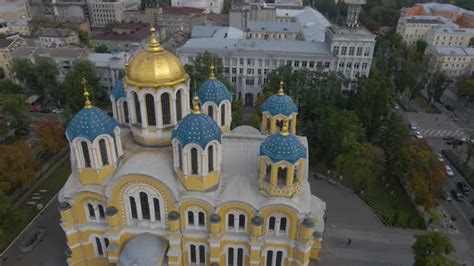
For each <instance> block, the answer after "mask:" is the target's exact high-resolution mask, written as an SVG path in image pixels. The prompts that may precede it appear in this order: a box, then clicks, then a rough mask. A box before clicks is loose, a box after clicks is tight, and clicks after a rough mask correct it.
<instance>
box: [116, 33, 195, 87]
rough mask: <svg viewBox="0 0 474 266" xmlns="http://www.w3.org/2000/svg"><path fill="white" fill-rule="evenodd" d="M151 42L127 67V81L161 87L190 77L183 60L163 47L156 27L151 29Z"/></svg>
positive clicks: (143, 85)
mask: <svg viewBox="0 0 474 266" xmlns="http://www.w3.org/2000/svg"><path fill="white" fill-rule="evenodd" d="M150 33H151V36H150V44H149V45H148V48H147V49H145V50H143V51H141V52H139V53H138V54H137V55H136V56H135V57H134V58H133V59H132V60H131V62H130V63H129V64H127V67H126V70H125V71H126V76H125V83H126V84H127V85H130V86H135V87H139V88H140V87H145V88H159V87H165V86H170V87H172V86H174V85H177V84H179V83H183V82H185V81H186V80H187V79H188V75H187V74H186V71H185V70H184V67H183V64H181V61H179V59H178V58H177V57H176V56H174V55H173V54H172V53H170V52H168V51H166V50H164V49H163V48H161V46H160V44H159V43H158V41H157V40H156V35H155V28H153V27H152V28H151V29H150Z"/></svg>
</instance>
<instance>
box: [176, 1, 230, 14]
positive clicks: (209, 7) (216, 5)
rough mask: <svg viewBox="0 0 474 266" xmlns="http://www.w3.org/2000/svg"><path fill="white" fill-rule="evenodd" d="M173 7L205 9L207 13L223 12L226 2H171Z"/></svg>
mask: <svg viewBox="0 0 474 266" xmlns="http://www.w3.org/2000/svg"><path fill="white" fill-rule="evenodd" d="M171 6H172V7H192V8H199V9H204V10H205V12H206V13H218V14H220V13H221V12H222V9H223V8H224V0H171Z"/></svg>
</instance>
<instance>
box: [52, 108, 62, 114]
mask: <svg viewBox="0 0 474 266" xmlns="http://www.w3.org/2000/svg"><path fill="white" fill-rule="evenodd" d="M62 112H64V110H63V109H56V108H55V109H53V114H60V113H62Z"/></svg>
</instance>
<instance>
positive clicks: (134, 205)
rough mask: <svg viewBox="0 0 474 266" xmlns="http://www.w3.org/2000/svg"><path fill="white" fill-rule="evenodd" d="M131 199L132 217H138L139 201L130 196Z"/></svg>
mask: <svg viewBox="0 0 474 266" xmlns="http://www.w3.org/2000/svg"><path fill="white" fill-rule="evenodd" d="M129 201H130V209H131V212H132V218H133V219H138V213H137V203H136V202H135V198H134V197H132V196H130V197H129Z"/></svg>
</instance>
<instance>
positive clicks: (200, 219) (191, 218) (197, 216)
mask: <svg viewBox="0 0 474 266" xmlns="http://www.w3.org/2000/svg"><path fill="white" fill-rule="evenodd" d="M187 216H188V217H187V218H188V226H190V228H192V229H203V228H204V227H205V226H206V215H205V214H204V211H202V210H201V209H200V208H198V207H192V208H191V209H190V210H188V212H187Z"/></svg>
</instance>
